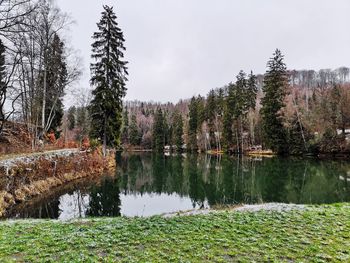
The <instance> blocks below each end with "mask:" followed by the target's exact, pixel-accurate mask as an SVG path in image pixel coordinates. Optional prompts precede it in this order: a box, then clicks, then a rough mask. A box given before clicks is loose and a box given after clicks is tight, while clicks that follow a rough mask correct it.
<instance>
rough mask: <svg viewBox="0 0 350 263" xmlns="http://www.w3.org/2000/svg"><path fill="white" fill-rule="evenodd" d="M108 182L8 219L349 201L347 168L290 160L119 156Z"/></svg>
mask: <svg viewBox="0 0 350 263" xmlns="http://www.w3.org/2000/svg"><path fill="white" fill-rule="evenodd" d="M116 161H117V172H116V176H115V177H112V178H111V177H107V178H104V179H103V180H100V181H98V182H96V181H94V182H93V183H92V182H88V183H83V184H78V185H75V186H74V187H72V188H69V189H64V190H61V191H59V192H58V193H55V194H53V195H52V196H50V197H47V198H46V199H44V200H38V201H33V202H31V203H27V204H23V205H22V206H19V207H15V208H14V209H13V210H12V211H10V214H9V216H10V217H34V218H61V219H69V218H76V217H84V216H120V215H126V216H135V215H137V216H148V215H154V214H161V213H168V212H175V211H179V210H187V209H192V208H204V207H211V206H214V205H226V204H228V205H231V204H238V203H262V202H284V203H304V204H321V203H334V202H344V201H350V187H349V184H350V163H349V162H346V161H339V160H338V161H330V160H327V161H319V160H315V159H306V160H302V159H297V158H285V159H280V158H249V157H242V156H238V157H228V156H207V155H187V156H182V155H177V156H162V155H152V154H120V155H118V156H117V158H116Z"/></svg>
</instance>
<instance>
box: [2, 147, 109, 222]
mask: <svg viewBox="0 0 350 263" xmlns="http://www.w3.org/2000/svg"><path fill="white" fill-rule="evenodd" d="M114 166H115V162H114V154H110V155H109V156H108V157H107V158H106V159H105V160H104V159H103V157H102V154H101V153H100V151H99V150H96V151H93V152H87V151H84V152H80V151H78V150H67V151H64V150H61V151H57V152H48V153H47V154H45V153H43V154H38V155H31V156H21V157H18V158H12V159H7V160H2V161H1V162H0V217H2V216H4V215H5V213H6V210H7V209H8V208H9V207H11V206H13V205H15V204H19V203H22V202H24V201H26V200H30V199H31V198H33V197H36V196H39V195H42V194H47V193H49V192H50V191H52V190H53V189H55V188H57V187H58V186H62V185H64V184H67V183H69V182H72V181H74V180H77V179H81V178H85V177H93V176H98V175H100V174H102V172H103V171H104V170H112V169H113V167H114Z"/></svg>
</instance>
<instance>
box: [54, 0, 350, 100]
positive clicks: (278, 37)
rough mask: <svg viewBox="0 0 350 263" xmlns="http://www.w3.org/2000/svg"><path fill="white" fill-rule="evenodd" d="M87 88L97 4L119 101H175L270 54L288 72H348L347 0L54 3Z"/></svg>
mask: <svg viewBox="0 0 350 263" xmlns="http://www.w3.org/2000/svg"><path fill="white" fill-rule="evenodd" d="M57 4H58V6H59V7H60V8H61V9H62V11H64V12H67V13H69V14H70V15H71V17H72V18H73V19H74V20H75V22H76V24H75V25H73V26H72V27H71V31H70V33H69V35H70V40H71V44H72V46H73V47H74V48H75V49H77V50H79V51H80V52H79V53H80V55H81V56H82V58H83V66H84V74H83V76H82V79H81V81H80V83H77V84H76V86H77V87H78V86H79V87H88V86H89V78H90V72H89V63H90V62H91V60H90V51H91V47H90V46H91V43H92V39H91V36H92V34H93V32H94V31H96V29H97V27H96V23H97V22H98V21H99V19H100V13H101V11H102V5H103V4H108V5H112V6H114V9H115V12H116V14H117V16H118V23H119V25H120V27H121V29H122V30H123V32H124V35H125V39H126V42H125V46H126V48H127V50H126V53H125V54H126V59H127V60H128V61H129V82H128V83H127V87H128V93H127V97H126V99H128V100H133V99H138V100H153V101H161V102H166V101H172V102H176V101H178V100H179V99H180V98H189V97H191V96H193V95H197V94H202V95H205V94H207V93H208V91H209V90H210V89H211V88H216V87H221V86H223V85H225V84H227V83H229V82H230V81H232V80H234V79H235V76H236V75H237V73H238V72H239V70H241V69H243V70H245V71H250V70H253V71H254V72H255V73H263V72H265V69H266V62H267V60H268V58H269V57H271V55H272V53H273V51H274V50H275V49H276V48H279V49H281V51H282V53H283V54H284V55H285V62H286V64H287V66H288V68H290V69H321V68H333V69H334V68H337V67H340V66H350V33H349V26H350V15H349V14H350V1H349V0H332V1H331V0H283V1H281V0H216V1H214V0H137V1H136V0H119V1H101V0H74V1H72V0H57Z"/></svg>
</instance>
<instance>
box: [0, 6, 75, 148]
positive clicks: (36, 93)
mask: <svg viewBox="0 0 350 263" xmlns="http://www.w3.org/2000/svg"><path fill="white" fill-rule="evenodd" d="M71 23H72V20H71V19H70V18H69V16H68V15H66V14H65V13H63V12H62V11H60V9H59V8H58V7H57V6H56V5H55V3H54V1H49V0H39V1H33V0H18V1H17V0H0V136H2V135H3V134H4V133H6V129H5V127H4V125H5V123H6V122H7V121H9V120H13V121H16V122H21V123H24V124H25V125H26V127H27V129H28V133H29V134H30V136H31V141H32V146H33V148H34V147H35V146H36V145H37V144H38V143H39V141H40V140H43V137H45V134H47V133H49V132H51V133H52V134H55V135H56V137H58V136H60V133H61V125H62V120H63V115H64V110H63V109H64V107H63V97H64V95H65V94H66V92H67V89H68V87H69V85H70V84H71V83H73V82H74V81H76V80H77V79H78V77H79V75H80V70H79V59H78V58H77V57H75V56H74V55H73V53H74V52H72V49H71V48H70V47H69V43H67V41H66V40H65V38H64V37H63V36H64V32H65V31H66V30H67V29H68V28H69V25H70V24H71Z"/></svg>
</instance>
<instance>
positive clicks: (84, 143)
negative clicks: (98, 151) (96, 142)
mask: <svg viewBox="0 0 350 263" xmlns="http://www.w3.org/2000/svg"><path fill="white" fill-rule="evenodd" d="M81 148H82V150H87V149H89V148H90V140H89V138H88V137H84V139H83V141H82V142H81Z"/></svg>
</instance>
